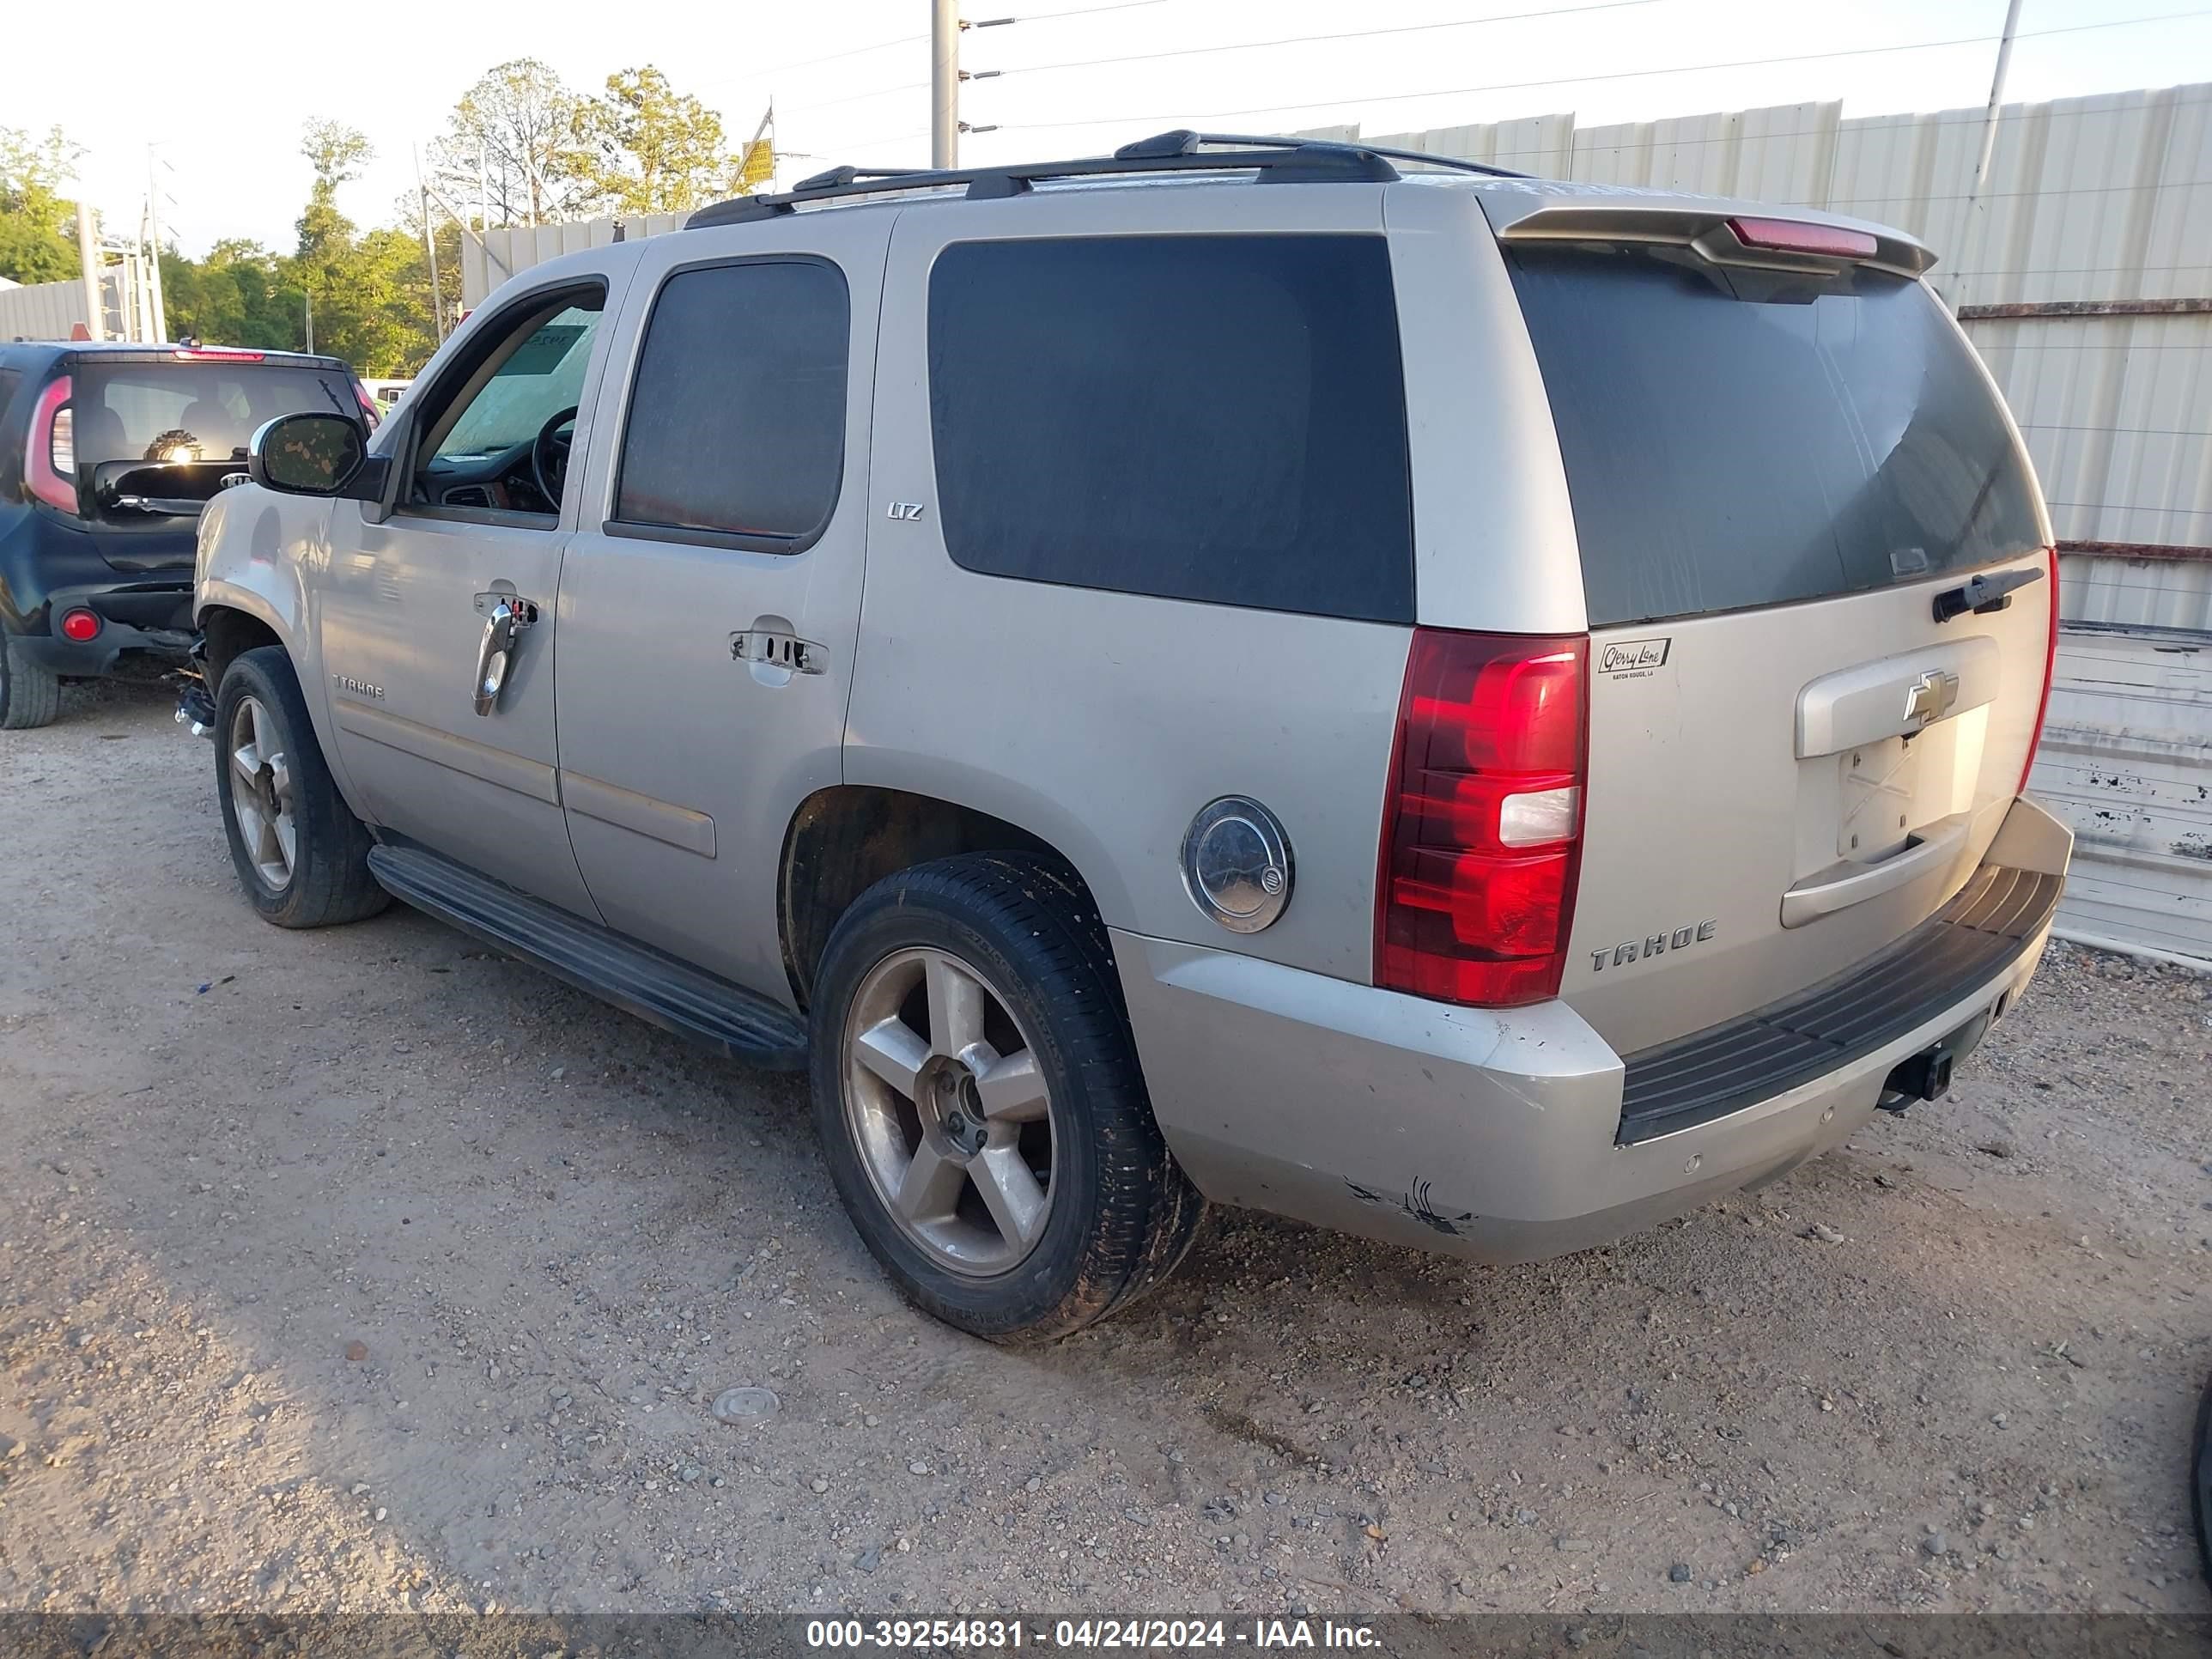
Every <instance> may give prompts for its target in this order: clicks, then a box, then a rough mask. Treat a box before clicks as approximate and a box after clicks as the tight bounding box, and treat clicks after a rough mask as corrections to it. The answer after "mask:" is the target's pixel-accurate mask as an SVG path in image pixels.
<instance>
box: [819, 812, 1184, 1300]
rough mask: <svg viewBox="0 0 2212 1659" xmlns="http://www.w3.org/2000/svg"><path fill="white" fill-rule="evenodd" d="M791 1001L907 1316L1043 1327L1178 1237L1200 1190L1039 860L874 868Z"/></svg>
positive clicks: (1097, 941)
mask: <svg viewBox="0 0 2212 1659" xmlns="http://www.w3.org/2000/svg"><path fill="white" fill-rule="evenodd" d="M947 1010H957V1011H963V1012H957V1013H956V1012H946V1011H947ZM811 1021H812V1033H811V1054H812V1059H811V1067H812V1081H813V1093H814V1109H815V1122H816V1127H817V1129H818V1130H819V1132H820V1133H821V1137H822V1144H823V1152H824V1155H825V1157H826V1158H827V1159H828V1162H829V1171H830V1175H831V1176H832V1178H833V1179H834V1180H835V1181H836V1186H837V1191H838V1194H839V1196H840V1197H841V1198H842V1199H843V1200H844V1203H845V1208H846V1211H847V1212H848V1214H849V1215H850V1216H851V1217H852V1219H853V1225H854V1228H855V1229H856V1230H857V1231H859V1233H860V1238H861V1241H862V1242H863V1243H866V1245H867V1247H868V1249H869V1250H870V1251H871V1252H872V1254H873V1255H874V1256H875V1258H876V1260H877V1261H879V1262H881V1263H882V1264H883V1267H884V1270H885V1271H886V1272H887V1273H890V1276H891V1278H892V1279H894V1280H895V1281H896V1283H897V1285H899V1288H900V1289H901V1290H902V1291H905V1293H906V1295H907V1296H908V1298H909V1299H911V1300H912V1301H913V1302H914V1303H915V1304H917V1305H918V1306H920V1307H921V1309H922V1310H924V1311H926V1312H927V1313H930V1314H933V1315H934V1316H936V1317H937V1318H939V1319H941V1320H943V1321H945V1322H946V1323H947V1324H949V1325H954V1326H957V1327H958V1328H960V1329H962V1330H965V1331H969V1332H972V1333H974V1334H975V1335H977V1336H981V1337H987V1338H989V1339H991V1340H994V1341H1000V1342H1014V1341H1033V1340H1045V1339H1048V1338H1052V1337H1058V1336H1065V1335H1066V1334H1069V1333H1070V1332H1073V1331H1077V1330H1080V1329H1082V1328H1084V1327H1085V1326H1086V1325H1089V1324H1091V1323H1092V1322H1095V1321H1097V1320H1099V1319H1103V1318H1104V1317H1105V1316H1107V1315H1108V1314H1109V1313H1112V1312H1114V1311H1115V1310H1118V1309H1120V1308H1121V1307H1124V1306H1126V1305H1127V1304H1129V1303H1130V1302H1132V1301H1133V1300H1135V1299H1136V1298H1137V1297H1139V1296H1141V1295H1143V1294H1144V1293H1145V1292H1146V1291H1148V1290H1150V1289H1151V1288H1152V1286H1153V1285H1157V1284H1158V1283H1159V1282H1160V1281H1161V1280H1162V1279H1165V1278H1166V1277H1167V1275H1168V1274H1169V1273H1171V1272H1172V1271H1173V1270H1174V1268H1175V1267H1176V1264H1177V1263H1178V1262H1180V1261H1182V1258H1183V1256H1184V1255H1185V1254H1186V1253H1188V1250H1189V1249H1190V1245H1191V1243H1192V1241H1193V1240H1194V1238H1195V1237H1196V1236H1197V1232H1198V1228H1199V1224H1200V1220H1201V1219H1202V1218H1203V1217H1204V1214H1205V1210H1206V1205H1205V1200H1203V1199H1202V1198H1201V1197H1200V1195H1199V1193H1198V1191H1197V1189H1196V1188H1194V1187H1193V1186H1192V1185H1191V1184H1190V1182H1189V1180H1188V1177H1186V1176H1184V1174H1183V1173H1182V1169H1181V1168H1180V1167H1179V1166H1178V1165H1177V1164H1176V1162H1175V1159H1174V1158H1172V1157H1171V1156H1170V1154H1169V1152H1168V1149H1167V1145H1166V1142H1165V1141H1164V1139H1162V1138H1161V1135H1160V1130H1159V1125H1158V1123H1157V1122H1156V1121H1154V1120H1153V1117H1152V1103H1151V1101H1150V1099H1149V1098H1148V1097H1146V1092H1145V1081H1144V1076H1143V1073H1142V1072H1141V1071H1140V1070H1139V1067H1138V1064H1137V1054H1136V1048H1135V1044H1134V1042H1133V1039H1132V1037H1131V1035H1130V1031H1129V1022H1128V1016H1127V1012H1126V1011H1125V1009H1124V1007H1123V1004H1122V1000H1121V984H1120V981H1119V980H1118V979H1117V978H1116V977H1115V971H1114V963H1113V956H1112V951H1111V949H1110V947H1109V945H1108V942H1107V939H1106V932H1105V929H1104V927H1103V926H1102V925H1101V923H1100V921H1099V920H1098V917H1097V915H1096V913H1095V912H1094V911H1092V910H1091V908H1090V906H1089V903H1088V902H1087V900H1086V898H1085V896H1084V894H1083V892H1082V890H1081V889H1080V887H1079V885H1078V884H1076V883H1075V882H1074V881H1073V880H1072V879H1071V878H1070V876H1069V875H1068V873H1067V872H1066V871H1065V870H1064V869H1063V868H1061V867H1060V866H1058V865H1056V864H1054V863H1053V862H1052V861H1050V860H1047V859H1043V858H1039V857H1036V856H1033V855H1030V854H968V855H964V856H962V857H959V858H951V859H942V860H937V861H935V862H933V863H930V864H924V865H919V866H915V868H913V869H910V870H905V871H902V872H899V873H897V874H896V875H893V876H890V877H889V878H886V879H884V880H883V881H880V882H878V883H877V884H876V885H874V886H873V887H872V888H870V889H869V890H867V891H866V892H865V893H863V894H862V895H861V896H860V897H859V898H858V899H857V900H855V901H854V904H853V906H852V908H850V909H849V910H848V911H847V912H846V913H845V915H843V916H842V918H841V919H840V920H839V921H838V923H837V927H836V931H835V932H834V933H832V934H831V935H830V939H829V948H828V949H827V950H826V951H824V953H823V959H822V965H821V969H820V971H819V973H818V974H817V976H816V980H815V995H814V1000H813V1006H812V1009H811Z"/></svg>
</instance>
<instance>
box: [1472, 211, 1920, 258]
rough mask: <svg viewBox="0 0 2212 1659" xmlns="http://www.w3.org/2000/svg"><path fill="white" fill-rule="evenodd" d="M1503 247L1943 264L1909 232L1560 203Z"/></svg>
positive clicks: (1502, 231) (1525, 218)
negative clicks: (1595, 246) (1559, 245)
mask: <svg viewBox="0 0 2212 1659" xmlns="http://www.w3.org/2000/svg"><path fill="white" fill-rule="evenodd" d="M1498 240H1499V241H1501V242H1642V243H1647V244H1652V245H1656V246H1667V247H1686V248H1688V249H1690V250H1692V252H1695V253H1697V254H1698V255H1699V257H1700V258H1704V259H1705V260H1706V261H1708V262H1709V263H1711V264H1719V265H1748V266H1753V267H1755V268H1757V269H1759V270H1787V271H1800V272H1808V273H1816V274H1832V273H1833V272H1835V271H1837V270H1841V269H1842V268H1843V267H1844V266H1845V265H1849V264H1861V265H1871V266H1873V267H1874V268H1875V269H1876V270H1887V271H1893V272H1895V273H1896V274H1897V275H1898V276H1919V275H1920V274H1921V273H1922V272H1923V271H1925V270H1928V269H1929V266H1931V265H1933V264H1935V263H1936V256H1935V254H1934V253H1933V252H1929V249H1928V248H1926V247H1925V246H1922V245H1921V244H1920V243H1918V242H1917V241H1915V240H1913V239H1912V238H1911V237H1910V236H1907V235H1905V234H1903V233H1902V232H1901V231H1895V230H1890V229H1887V228H1884V227H1882V226H1879V225H1869V224H1863V223H1859V222H1842V223H1838V222H1835V221H1833V220H1826V219H1799V218H1792V217H1790V215H1789V210H1787V209H1781V210H1775V209H1766V210H1759V209H1755V208H1751V207H1749V206H1746V207H1744V208H1741V209H1739V208H1737V207H1735V205H1733V204H1729V205H1721V204H1713V205H1710V206H1690V205H1677V204H1671V203H1670V204H1665V205H1661V204H1655V203H1650V202H1642V201H1637V200H1634V199H1632V198H1629V199H1615V200H1611V201H1589V200H1582V201H1573V200H1565V201H1554V202H1547V203H1545V204H1542V205H1541V206H1537V207H1534V208H1531V209H1530V210H1528V212H1526V213H1523V214H1521V215H1520V216H1517V217H1515V218H1513V219H1511V220H1510V221H1508V222H1506V223H1504V224H1501V225H1498Z"/></svg>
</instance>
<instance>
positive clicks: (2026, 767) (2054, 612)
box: [2013, 547, 2058, 795]
mask: <svg viewBox="0 0 2212 1659" xmlns="http://www.w3.org/2000/svg"><path fill="white" fill-rule="evenodd" d="M2046 556H2047V557H2048V558H2049V559H2050V561H2051V568H2050V570H2049V571H2048V572H2047V573H2046V574H2045V579H2044V580H2045V585H2046V597H2047V598H2048V599H2050V601H2051V624H2050V628H2049V630H2048V632H2047V633H2046V635H2045V640H2044V645H2043V695H2042V696H2040V697H2039V698H2037V699H2036V703H2035V725H2034V726H2033V727H2032V728H2031V729H2030V730H2029V732H2028V734H2027V759H2026V760H2024V761H2022V762H2021V763H2020V787H2019V788H2018V789H2015V791H2014V792H2013V793H2015V794H2016V795H2024V794H2026V793H2027V775H2028V774H2029V773H2030V772H2033V770H2035V751H2036V749H2037V747H2038V745H2039V744H2041V743H2042V742H2043V721H2044V717H2045V715H2047V714H2050V712H2051V681H2052V680H2054V679H2056V678H2057V677H2058V550H2057V548H2055V547H2054V548H2052V549H2051V550H2050V552H2049V553H2048V554H2047V555H2046Z"/></svg>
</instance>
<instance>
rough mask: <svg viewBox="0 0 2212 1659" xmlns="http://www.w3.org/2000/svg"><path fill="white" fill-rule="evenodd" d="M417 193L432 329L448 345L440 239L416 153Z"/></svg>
mask: <svg viewBox="0 0 2212 1659" xmlns="http://www.w3.org/2000/svg"><path fill="white" fill-rule="evenodd" d="M415 193H416V197H417V198H418V199H419V200H420V201H421V203H422V252H423V253H424V255H425V256H427V257H428V259H429V261H430V328H431V331H432V332H433V333H435V334H436V335H437V337H438V343H439V344H440V345H443V344H445V343H446V293H445V289H444V288H443V287H442V286H441V284H440V283H439V281H438V239H437V236H436V235H435V234H434V233H433V232H432V230H431V228H430V187H429V185H427V184H425V183H424V182H423V180H422V151H421V150H419V149H418V150H416V152H415Z"/></svg>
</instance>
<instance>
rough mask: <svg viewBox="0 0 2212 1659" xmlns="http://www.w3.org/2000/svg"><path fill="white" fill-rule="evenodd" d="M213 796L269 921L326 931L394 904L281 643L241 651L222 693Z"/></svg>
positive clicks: (243, 879)
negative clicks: (374, 870) (373, 868)
mask: <svg viewBox="0 0 2212 1659" xmlns="http://www.w3.org/2000/svg"><path fill="white" fill-rule="evenodd" d="M215 741H216V799H217V800H218V801H219V802H220V803H221V804H222V827H223V833H224V835H225V836H226V837H227V838H228V841H229V842H230V860H231V863H232V864H233V865H234V866H236V868H237V871H238V881H239V885H240V886H241V887H243V888H244V889H245V890H246V897H247V898H248V899H249V900H251V901H252V904H253V908H255V909H256V910H258V911H259V912H260V913H261V916H262V919H263V920H264V921H270V922H274V923H275V924H276V926H277V927H331V926H332V925H334V924H336V923H338V922H342V921H361V920H362V918H364V917H367V916H373V915H375V914H376V913H377V912H378V911H380V910H381V909H383V908H384V907H385V906H386V905H387V904H389V903H391V902H392V899H391V896H390V895H389V894H387V893H386V891H385V890H383V889H382V888H381V887H380V886H378V885H377V884H376V878H375V877H374V876H372V875H371V874H369V872H368V849H369V847H370V845H371V843H370V841H369V836H368V829H366V828H364V827H363V826H362V822H361V820H360V819H359V818H357V817H354V815H353V810H352V809H351V808H350V807H349V806H348V805H346V804H345V800H344V799H343V797H342V796H341V795H340V794H339V793H338V788H337V783H336V782H335V781H332V779H331V769H330V767H329V765H328V763H325V761H324V759H323V750H322V746H321V745H320V744H318V743H317V742H316V741H315V728H314V725H313V722H312V721H311V720H309V719H308V717H307V699H306V698H305V697H303V696H301V694H300V680H299V677H298V676H297V675H296V674H295V673H294V672H293V671H292V662H291V659H290V658H289V657H287V656H286V655H285V654H284V652H283V648H282V647H278V646H273V645H264V646H261V647H258V648H257V649H254V650H252V651H246V652H242V653H240V654H239V655H238V656H237V657H235V658H234V659H232V661H231V664H230V666H229V667H228V668H226V669H225V670H224V671H223V675H222V685H221V686H220V687H218V688H217V690H216V699H215Z"/></svg>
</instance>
